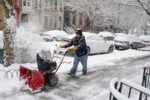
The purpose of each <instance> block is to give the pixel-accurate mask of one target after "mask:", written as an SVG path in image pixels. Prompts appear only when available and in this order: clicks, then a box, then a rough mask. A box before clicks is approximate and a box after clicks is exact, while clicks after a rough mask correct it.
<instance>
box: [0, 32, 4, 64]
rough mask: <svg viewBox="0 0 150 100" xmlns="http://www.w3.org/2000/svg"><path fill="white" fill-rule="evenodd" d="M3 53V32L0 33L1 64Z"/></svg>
mask: <svg viewBox="0 0 150 100" xmlns="http://www.w3.org/2000/svg"><path fill="white" fill-rule="evenodd" d="M3 53H4V49H3V32H2V31H0V63H3Z"/></svg>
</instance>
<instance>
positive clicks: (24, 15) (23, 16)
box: [21, 14, 29, 23]
mask: <svg viewBox="0 0 150 100" xmlns="http://www.w3.org/2000/svg"><path fill="white" fill-rule="evenodd" d="M28 17H29V16H28V14H22V15H21V22H22V23H27V22H28Z"/></svg>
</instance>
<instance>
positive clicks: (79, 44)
mask: <svg viewBox="0 0 150 100" xmlns="http://www.w3.org/2000/svg"><path fill="white" fill-rule="evenodd" d="M72 45H73V46H74V47H73V48H71V49H70V51H71V52H73V53H75V55H74V61H73V67H72V68H71V70H70V72H69V73H68V75H70V76H72V77H75V74H76V71H77V67H78V64H79V62H81V64H82V66H83V69H82V72H83V73H82V75H86V74H87V59H88V49H87V45H86V41H85V37H84V36H83V35H82V30H81V29H80V28H78V29H77V30H76V36H75V37H74V38H72V40H71V41H70V42H69V43H68V44H65V45H60V46H59V47H60V48H68V47H70V46H72Z"/></svg>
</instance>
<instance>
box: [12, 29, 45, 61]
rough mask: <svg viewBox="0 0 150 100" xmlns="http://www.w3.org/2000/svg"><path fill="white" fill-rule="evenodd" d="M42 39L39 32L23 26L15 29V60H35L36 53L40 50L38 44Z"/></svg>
mask: <svg viewBox="0 0 150 100" xmlns="http://www.w3.org/2000/svg"><path fill="white" fill-rule="evenodd" d="M41 41H42V39H41V37H40V35H39V34H37V33H35V32H34V30H32V27H30V29H28V28H25V27H20V28H19V29H17V34H16V43H15V45H16V47H17V50H16V51H17V52H16V55H17V60H18V61H19V62H21V63H27V62H33V61H35V57H36V53H37V52H38V51H39V50H40V48H39V45H40V42H41Z"/></svg>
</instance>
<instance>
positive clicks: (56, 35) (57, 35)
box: [42, 30, 67, 41]
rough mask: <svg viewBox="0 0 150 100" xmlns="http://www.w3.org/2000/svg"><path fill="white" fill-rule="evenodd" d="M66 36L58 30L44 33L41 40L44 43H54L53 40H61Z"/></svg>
mask: <svg viewBox="0 0 150 100" xmlns="http://www.w3.org/2000/svg"><path fill="white" fill-rule="evenodd" d="M65 36H67V33H66V32H64V31H60V30H52V31H47V32H44V33H43V35H42V38H43V39H44V40H45V41H54V40H61V39H62V38H63V37H65Z"/></svg>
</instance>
